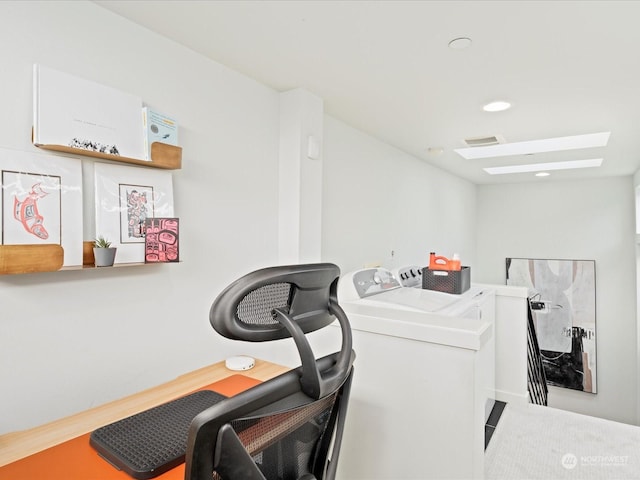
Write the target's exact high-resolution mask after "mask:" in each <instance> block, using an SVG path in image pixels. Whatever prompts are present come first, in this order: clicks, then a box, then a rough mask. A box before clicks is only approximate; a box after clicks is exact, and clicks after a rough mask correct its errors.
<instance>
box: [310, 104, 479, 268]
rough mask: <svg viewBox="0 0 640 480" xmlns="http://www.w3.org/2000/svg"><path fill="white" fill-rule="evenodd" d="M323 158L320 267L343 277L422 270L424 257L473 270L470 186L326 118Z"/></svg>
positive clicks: (472, 197)
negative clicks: (331, 266)
mask: <svg viewBox="0 0 640 480" xmlns="http://www.w3.org/2000/svg"><path fill="white" fill-rule="evenodd" d="M324 155H325V163H324V171H323V172H324V179H325V181H324V192H323V211H322V225H323V232H322V256H323V259H324V260H326V261H332V262H334V263H336V264H337V265H340V267H341V268H342V271H343V273H346V272H348V271H352V270H355V269H359V268H362V267H363V266H364V265H368V264H374V263H378V264H381V265H383V266H385V267H387V268H399V267H403V266H407V265H422V266H424V265H426V264H427V263H428V261H429V252H430V251H436V252H438V254H441V255H445V256H448V257H450V256H452V255H453V253H459V254H460V257H461V259H462V262H463V264H464V265H473V264H474V259H475V253H476V245H475V235H476V234H475V232H476V209H475V194H476V188H475V186H474V185H472V184H471V183H469V182H467V181H465V180H462V179H460V178H458V177H455V176H453V175H451V174H448V173H446V172H443V171H442V170H439V169H437V168H435V167H432V166H431V165H428V164H426V163H424V162H422V161H420V160H418V159H416V158H415V157H412V156H410V155H408V154H406V153H404V152H402V151H401V150H398V149H397V148H394V147H392V146H390V145H387V144H385V143H382V142H381V141H379V140H376V139H374V138H372V137H370V136H368V135H366V134H364V133H362V132H360V131H359V130H356V129H354V128H351V127H349V126H348V125H345V124H344V123H343V122H341V121H339V120H336V119H334V118H332V117H329V116H326V115H325V125H324ZM392 251H393V252H394V256H393V258H392V256H391V252H392ZM471 276H472V280H473V278H474V269H473V268H472V269H471Z"/></svg>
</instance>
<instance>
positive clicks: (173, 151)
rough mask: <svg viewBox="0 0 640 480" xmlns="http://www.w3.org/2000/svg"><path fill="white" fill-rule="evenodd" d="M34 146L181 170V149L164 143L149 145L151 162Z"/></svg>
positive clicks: (47, 148) (74, 149)
mask: <svg viewBox="0 0 640 480" xmlns="http://www.w3.org/2000/svg"><path fill="white" fill-rule="evenodd" d="M34 145H35V146H36V147H38V148H42V149H43V150H51V151H54V152H63V153H72V154H74V155H82V156H84V157H92V158H100V159H103V160H112V161H114V162H121V163H130V164H133V165H142V166H145V167H155V168H163V169H165V170H178V169H180V168H182V147H176V146H174V145H167V144H166V143H160V142H153V143H152V144H151V160H140V159H138V158H130V157H123V156H121V155H111V154H109V153H101V152H94V151H93V150H84V149H82V148H73V147H67V146H65V145H48V144H47V145H42V144H36V143H34Z"/></svg>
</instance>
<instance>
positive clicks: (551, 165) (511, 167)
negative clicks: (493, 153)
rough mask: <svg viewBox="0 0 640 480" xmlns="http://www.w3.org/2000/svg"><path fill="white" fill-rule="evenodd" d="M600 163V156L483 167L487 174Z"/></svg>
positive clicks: (586, 166) (556, 168) (589, 165)
mask: <svg viewBox="0 0 640 480" xmlns="http://www.w3.org/2000/svg"><path fill="white" fill-rule="evenodd" d="M600 165H602V159H601V158H593V159H590V160H572V161H568V162H551V163H532V164H529V165H509V166H506V167H487V168H483V170H484V171H485V172H487V173H488V174H489V175H503V174H505V173H526V172H540V171H543V170H569V169H573V168H589V167H599V166H600Z"/></svg>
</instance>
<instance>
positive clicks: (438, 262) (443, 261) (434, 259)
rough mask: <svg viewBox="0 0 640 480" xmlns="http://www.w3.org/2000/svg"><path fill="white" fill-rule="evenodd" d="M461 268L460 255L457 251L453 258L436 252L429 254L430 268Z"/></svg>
mask: <svg viewBox="0 0 640 480" xmlns="http://www.w3.org/2000/svg"><path fill="white" fill-rule="evenodd" d="M461 268H462V265H461V263H460V256H459V255H458V254H457V253H454V254H453V258H452V259H448V258H447V257H443V256H441V255H436V253H435V252H431V253H430V254H429V270H460V269H461Z"/></svg>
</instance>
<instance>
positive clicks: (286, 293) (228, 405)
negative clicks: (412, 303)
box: [185, 263, 355, 480]
mask: <svg viewBox="0 0 640 480" xmlns="http://www.w3.org/2000/svg"><path fill="white" fill-rule="evenodd" d="M339 275H340V270H339V268H338V267H337V266H335V265H333V264H329V263H323V264H308V265H292V266H284V267H272V268H266V269H263V270H258V271H256V272H253V273H250V274H248V275H246V276H244V277H242V278H240V279H239V280H237V281H236V282H234V283H232V284H231V285H230V286H229V287H227V288H226V289H225V290H224V291H223V292H222V293H221V294H220V295H219V296H218V298H217V299H216V300H215V302H214V303H213V305H212V307H211V312H210V321H211V325H212V326H213V328H214V329H215V330H216V331H217V332H218V333H220V334H221V335H223V336H225V337H228V338H231V339H235V340H245V341H253V342H265V341H272V340H276V339H282V338H288V337H292V338H293V340H294V342H295V344H296V347H297V349H298V352H299V353H300V359H301V362H302V365H301V366H300V367H298V368H296V369H294V370H291V371H289V372H287V373H284V374H282V375H280V376H278V377H275V378H273V379H271V380H268V381H266V382H264V383H261V384H260V385H257V386H256V387H253V388H251V389H249V390H247V391H245V392H242V393H240V394H239V395H236V396H234V397H231V398H229V399H226V400H223V401H221V402H220V403H218V404H216V405H214V406H213V407H211V408H209V409H207V410H206V411H204V412H202V413H201V414H199V415H198V416H196V417H195V418H194V420H193V422H192V423H191V427H190V430H189V438H188V442H187V454H186V470H185V478H186V479H187V480H211V478H214V479H223V480H292V479H295V480H313V479H317V480H323V479H329V480H330V479H333V478H335V473H336V468H337V462H338V454H339V451H340V444H341V441H342V432H343V429H344V422H345V415H346V411H347V402H348V399H349V389H350V385H351V378H352V375H353V361H354V359H355V353H354V352H353V350H352V341H351V328H350V326H349V321H348V319H347V317H346V315H345V313H344V311H343V310H342V308H340V306H339V305H338V301H337V285H338V279H339ZM336 319H337V320H338V322H339V325H340V328H341V332H342V346H341V349H340V351H338V352H336V353H333V354H331V355H328V356H325V357H323V358H319V359H316V357H315V355H314V353H313V351H312V349H311V347H310V345H309V342H308V340H307V338H306V334H307V333H310V332H313V331H316V330H318V329H321V328H324V327H326V326H328V325H329V324H331V323H333V322H334V321H335V320H336Z"/></svg>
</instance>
